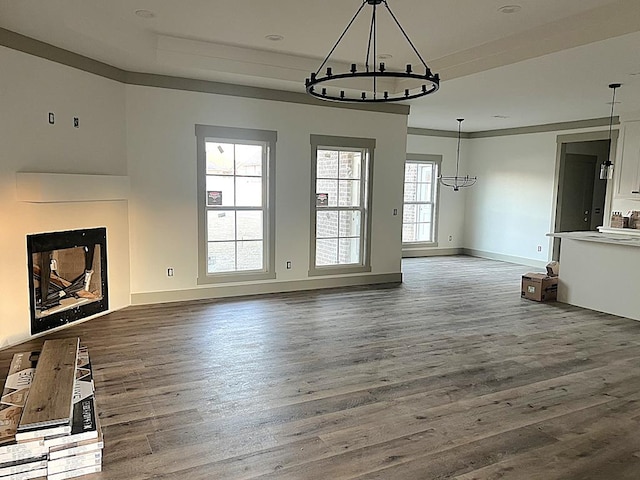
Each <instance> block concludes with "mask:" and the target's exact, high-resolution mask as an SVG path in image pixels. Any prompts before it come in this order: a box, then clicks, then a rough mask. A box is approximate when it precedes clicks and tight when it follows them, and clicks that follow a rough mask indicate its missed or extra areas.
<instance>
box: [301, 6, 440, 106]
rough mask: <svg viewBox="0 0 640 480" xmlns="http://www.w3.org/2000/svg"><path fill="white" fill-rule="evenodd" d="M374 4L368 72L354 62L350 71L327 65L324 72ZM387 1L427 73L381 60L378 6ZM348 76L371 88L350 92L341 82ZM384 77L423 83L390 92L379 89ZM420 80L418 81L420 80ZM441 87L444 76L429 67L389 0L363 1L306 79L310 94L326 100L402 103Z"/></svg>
mask: <svg viewBox="0 0 640 480" xmlns="http://www.w3.org/2000/svg"><path fill="white" fill-rule="evenodd" d="M367 4H369V5H371V6H372V7H373V8H372V10H373V12H372V15H371V23H370V28H369V40H368V43H367V53H366V57H365V65H364V71H358V66H357V64H355V63H352V64H351V69H350V71H348V72H342V73H338V72H334V71H333V68H332V67H327V69H326V71H325V72H323V73H320V71H321V70H322V69H323V68H324V67H325V66H326V65H327V62H328V61H329V59H330V58H331V55H332V54H333V53H334V51H335V50H336V48H337V47H338V45H339V44H340V42H341V41H342V39H343V38H344V37H345V35H346V34H347V32H348V31H349V29H350V28H351V26H352V25H353V23H354V22H355V20H356V18H357V17H358V16H359V15H360V13H361V12H362V11H363V9H364V7H365V5H367ZM380 4H383V5H384V6H385V7H386V10H387V12H388V13H389V15H390V17H391V18H392V19H393V21H394V22H395V24H396V25H397V26H398V28H399V29H400V32H402V35H403V36H404V39H405V40H406V41H407V43H408V44H409V45H410V46H411V49H412V50H413V52H414V53H415V54H416V55H417V56H418V58H419V59H420V62H421V63H422V65H421V66H419V68H420V70H422V71H423V72H424V73H418V72H414V71H413V66H412V65H411V64H408V65H407V66H406V69H405V70H404V71H401V70H392V69H388V68H387V67H386V65H385V64H384V62H381V63H379V64H378V63H377V58H378V57H377V55H378V5H380ZM345 79H351V80H353V79H358V80H363V81H366V82H367V84H368V85H369V88H368V91H363V92H362V93H361V94H360V95H359V96H357V95H355V96H354V95H353V94H350V93H349V92H348V91H345V90H343V89H341V88H340V86H339V84H340V82H341V81H343V80H345ZM381 79H385V80H397V81H401V80H408V79H411V80H412V81H413V82H414V83H417V84H419V86H417V87H415V88H405V89H404V90H402V88H400V91H398V92H389V91H388V90H383V91H379V90H378V87H379V85H378V82H379V80H381ZM416 81H417V82H416ZM439 86H440V76H439V75H438V74H437V73H432V72H431V69H430V68H429V67H428V66H427V64H426V62H425V61H424V59H423V58H422V56H421V55H420V53H419V52H418V50H417V49H416V47H415V46H414V44H413V42H412V41H411V39H410V38H409V36H408V35H407V33H406V32H405V30H404V28H402V25H400V23H399V22H398V19H397V18H396V16H395V15H394V14H393V12H392V11H391V9H390V8H389V5H388V4H387V0H363V2H362V5H360V8H359V9H358V11H357V12H356V14H355V15H354V16H353V18H352V19H351V21H350V22H349V24H348V25H347V27H346V28H345V29H344V31H343V32H342V35H340V37H339V38H338V40H337V41H336V43H335V45H334V46H333V48H332V49H331V51H330V52H329V54H328V55H327V56H326V57H325V59H324V61H323V62H322V64H321V65H320V66H319V67H318V69H317V70H316V71H315V72H312V73H311V75H310V77H309V78H307V79H306V81H305V87H306V90H307V93H308V94H309V95H313V96H314V97H317V98H320V99H322V100H329V101H334V102H352V103H353V102H364V103H383V102H398V101H402V100H411V99H413V98H418V97H423V96H425V95H429V94H431V93H434V92H435V91H437V90H438V88H439Z"/></svg>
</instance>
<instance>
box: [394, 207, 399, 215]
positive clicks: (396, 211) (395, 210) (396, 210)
mask: <svg viewBox="0 0 640 480" xmlns="http://www.w3.org/2000/svg"><path fill="white" fill-rule="evenodd" d="M393 215H394V216H396V215H398V209H397V208H394V209H393Z"/></svg>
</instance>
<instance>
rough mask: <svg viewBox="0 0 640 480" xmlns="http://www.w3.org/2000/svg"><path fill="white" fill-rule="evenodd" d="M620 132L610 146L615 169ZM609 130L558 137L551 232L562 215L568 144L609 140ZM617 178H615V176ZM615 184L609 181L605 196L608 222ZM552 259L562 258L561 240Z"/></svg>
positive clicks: (613, 138)
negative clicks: (562, 171)
mask: <svg viewBox="0 0 640 480" xmlns="http://www.w3.org/2000/svg"><path fill="white" fill-rule="evenodd" d="M618 135H619V130H618V129H617V128H616V130H613V131H612V132H611V145H610V146H609V158H611V159H612V161H613V164H614V168H618V165H617V163H618V160H619V159H617V158H616V152H617V151H618V150H617V145H618ZM608 139H609V130H600V131H596V132H586V133H574V134H569V135H558V136H557V137H556V144H557V148H556V164H555V174H554V181H553V201H552V203H551V225H550V232H552V233H555V232H556V230H557V228H558V226H559V223H560V215H559V213H558V209H559V207H560V200H561V199H562V191H561V189H562V185H561V184H560V168H561V166H563V165H564V159H565V158H566V154H567V144H569V143H581V142H593V141H597V140H608ZM614 178H615V176H614ZM613 182H614V180H613V179H611V180H607V186H606V192H605V195H604V212H603V218H604V219H605V220H606V219H607V218H609V217H610V216H611V202H612V200H613V190H614V189H613ZM552 242H553V244H552V250H551V251H552V258H553V260H558V259H559V256H560V239H559V238H555V237H554V238H553V240H552Z"/></svg>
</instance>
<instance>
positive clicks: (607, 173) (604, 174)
mask: <svg viewBox="0 0 640 480" xmlns="http://www.w3.org/2000/svg"><path fill="white" fill-rule="evenodd" d="M621 86H622V84H621V83H611V84H609V88H610V89H611V90H613V93H612V94H611V95H612V98H611V115H609V150H607V160H606V161H605V162H603V163H602V165H600V180H611V179H612V178H613V162H611V131H612V130H613V107H614V106H615V104H616V89H618V88H620V87H621Z"/></svg>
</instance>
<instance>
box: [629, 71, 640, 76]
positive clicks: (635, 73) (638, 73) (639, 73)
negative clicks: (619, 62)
mask: <svg viewBox="0 0 640 480" xmlns="http://www.w3.org/2000/svg"><path fill="white" fill-rule="evenodd" d="M629 76H630V77H638V76H640V72H633V73H630V74H629Z"/></svg>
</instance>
